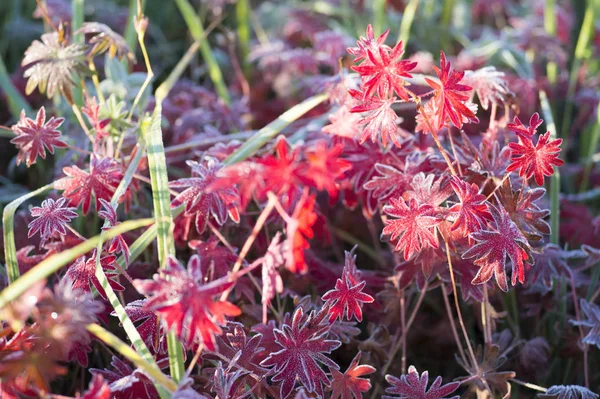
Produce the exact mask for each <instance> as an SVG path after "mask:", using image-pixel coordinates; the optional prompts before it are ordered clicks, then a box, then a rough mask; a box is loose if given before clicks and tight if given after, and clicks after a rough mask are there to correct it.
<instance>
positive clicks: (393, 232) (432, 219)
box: [382, 198, 441, 260]
mask: <svg viewBox="0 0 600 399" xmlns="http://www.w3.org/2000/svg"><path fill="white" fill-rule="evenodd" d="M383 212H385V213H386V214H387V215H388V216H391V217H392V218H393V219H392V218H390V219H388V220H386V221H385V224H386V226H385V227H384V228H383V232H382V234H383V235H389V236H390V239H391V240H392V241H395V240H396V239H397V240H398V242H397V243H396V247H395V248H394V249H395V250H396V251H401V250H402V251H403V254H404V259H405V260H408V259H409V258H410V257H411V256H412V255H413V254H414V253H417V252H419V251H421V250H422V249H424V248H428V247H432V248H437V247H438V245H439V244H438V239H437V235H436V232H435V226H437V225H438V224H440V223H441V221H440V219H438V218H437V217H436V214H435V210H434V209H433V207H432V206H431V205H427V204H421V205H419V203H418V202H417V200H415V199H414V198H413V199H411V200H410V201H409V203H408V204H407V203H406V202H405V201H404V199H402V198H400V199H395V198H392V199H391V200H390V203H389V204H388V205H386V206H384V207H383Z"/></svg>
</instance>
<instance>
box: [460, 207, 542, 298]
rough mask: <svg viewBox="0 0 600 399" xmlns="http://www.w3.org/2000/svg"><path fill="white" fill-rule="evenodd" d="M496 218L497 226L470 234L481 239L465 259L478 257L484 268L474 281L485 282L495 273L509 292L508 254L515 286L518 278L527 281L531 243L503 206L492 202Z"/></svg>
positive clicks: (476, 261)
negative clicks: (526, 270) (527, 265)
mask: <svg viewBox="0 0 600 399" xmlns="http://www.w3.org/2000/svg"><path fill="white" fill-rule="evenodd" d="M488 208H489V211H490V213H491V214H492V217H493V219H494V223H495V226H494V228H493V229H489V230H488V229H484V230H480V231H478V232H475V233H472V234H471V235H470V237H471V238H472V239H473V240H475V241H476V242H477V244H475V245H474V246H473V247H471V248H469V249H468V250H467V251H466V252H465V253H464V254H463V255H462V257H463V259H471V258H475V261H474V263H475V264H476V265H477V266H479V267H480V269H479V272H478V273H477V275H476V276H475V278H474V279H473V284H483V283H486V282H487V281H489V280H490V279H491V278H492V275H494V276H495V278H496V282H497V283H498V286H499V287H500V289H502V290H503V291H508V284H507V283H506V270H505V269H506V257H507V256H508V257H509V258H510V260H511V263H512V278H511V282H512V285H515V284H516V283H517V281H519V282H520V283H523V282H525V266H524V264H523V263H524V262H525V261H527V260H528V259H530V258H531V255H530V250H529V243H528V242H527V239H526V238H525V237H524V236H523V233H521V230H519V227H518V226H517V225H516V224H515V222H513V221H512V220H511V219H510V217H509V215H508V213H506V211H505V210H504V208H502V206H495V205H492V204H488Z"/></svg>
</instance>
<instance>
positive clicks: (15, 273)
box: [2, 183, 53, 283]
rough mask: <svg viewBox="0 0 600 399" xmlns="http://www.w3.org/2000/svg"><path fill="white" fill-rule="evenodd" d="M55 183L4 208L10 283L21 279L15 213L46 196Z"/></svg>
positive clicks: (6, 258)
mask: <svg viewBox="0 0 600 399" xmlns="http://www.w3.org/2000/svg"><path fill="white" fill-rule="evenodd" d="M52 187H53V183H50V184H47V185H45V186H44V187H40V188H38V189H37V190H35V191H32V192H30V193H29V194H26V195H23V196H21V197H19V198H17V199H16V200H14V201H13V202H11V203H10V204H8V205H6V208H4V213H3V215H2V229H3V233H4V259H5V261H6V270H7V272H8V281H9V283H13V282H14V281H16V280H17V279H18V278H19V274H20V272H19V263H18V262H17V247H16V244H15V231H14V228H15V212H16V211H17V209H18V208H19V206H21V204H23V203H24V202H25V201H27V200H30V199H31V198H33V197H37V196H38V195H41V194H44V193H45V192H46V191H49V190H51V189H52Z"/></svg>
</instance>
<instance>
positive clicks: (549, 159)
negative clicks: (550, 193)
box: [506, 114, 564, 186]
mask: <svg viewBox="0 0 600 399" xmlns="http://www.w3.org/2000/svg"><path fill="white" fill-rule="evenodd" d="M530 123H531V125H530V126H529V128H528V129H525V128H524V126H523V124H522V123H521V121H519V120H518V119H517V118H515V124H514V125H511V126H512V129H513V131H514V132H515V133H517V136H519V142H518V143H508V147H509V148H510V155H511V159H510V160H511V164H510V165H509V166H508V167H507V168H506V171H507V172H512V171H514V170H517V169H520V170H519V176H521V177H523V176H525V178H527V179H529V178H531V176H534V178H535V182H536V183H537V184H538V185H539V186H541V185H543V184H544V176H552V175H553V174H554V169H553V168H552V166H553V165H555V166H562V165H563V164H564V161H563V160H561V159H559V158H558V154H559V153H560V145H561V144H562V139H555V140H550V132H546V134H542V135H540V136H539V138H538V141H537V144H536V145H533V136H534V134H535V129H536V127H537V126H539V125H540V124H541V123H542V121H541V120H540V119H539V118H538V117H537V114H534V115H533V116H532V117H531V120H530ZM519 125H520V126H519Z"/></svg>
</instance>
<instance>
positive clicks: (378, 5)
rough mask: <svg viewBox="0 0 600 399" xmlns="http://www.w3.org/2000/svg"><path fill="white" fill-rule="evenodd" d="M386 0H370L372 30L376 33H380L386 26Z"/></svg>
mask: <svg viewBox="0 0 600 399" xmlns="http://www.w3.org/2000/svg"><path fill="white" fill-rule="evenodd" d="M386 3H387V2H386V0H372V2H371V5H372V7H373V30H374V31H375V34H376V35H380V34H382V33H383V31H384V30H386V29H387V28H386V27H385V5H386Z"/></svg>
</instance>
